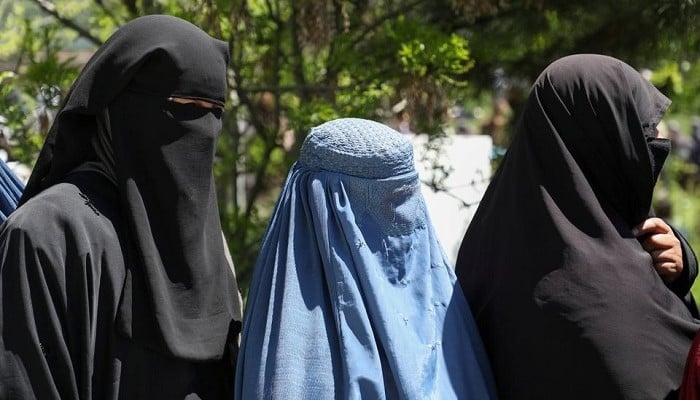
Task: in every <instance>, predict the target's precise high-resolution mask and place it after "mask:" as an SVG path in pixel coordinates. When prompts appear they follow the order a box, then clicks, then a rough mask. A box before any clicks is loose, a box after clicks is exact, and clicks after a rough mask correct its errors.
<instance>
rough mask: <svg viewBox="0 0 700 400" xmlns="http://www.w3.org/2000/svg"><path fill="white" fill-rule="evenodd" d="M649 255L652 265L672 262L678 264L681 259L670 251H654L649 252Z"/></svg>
mask: <svg viewBox="0 0 700 400" xmlns="http://www.w3.org/2000/svg"><path fill="white" fill-rule="evenodd" d="M649 254H651V259H652V260H654V263H658V262H672V263H674V264H678V263H680V262H681V260H682V258H681V256H680V255H679V254H677V253H676V252H674V251H672V250H668V249H667V250H655V251H652V252H650V253H649Z"/></svg>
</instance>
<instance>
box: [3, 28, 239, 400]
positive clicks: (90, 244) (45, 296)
mask: <svg viewBox="0 0 700 400" xmlns="http://www.w3.org/2000/svg"><path fill="white" fill-rule="evenodd" d="M227 62H228V50H227V45H226V44H225V43H224V42H221V41H218V40H216V39H213V38H212V37H210V36H209V35H207V34H206V33H204V32H203V31H202V30H200V29H199V28H197V27H195V26H194V25H192V24H190V23H188V22H186V21H183V20H181V19H178V18H175V17H169V16H162V15H153V16H147V17H141V18H137V19H135V20H133V21H131V22H129V23H128V24H126V25H125V26H123V27H122V28H120V29H119V30H118V31H117V32H116V33H115V34H114V35H112V37H110V39H109V40H108V41H107V42H106V43H105V44H104V45H103V46H102V47H101V48H100V49H99V50H98V51H97V53H96V54H95V55H94V56H93V57H92V58H91V60H90V61H89V62H88V64H87V65H86V66H85V68H84V69H83V71H82V73H81V75H80V76H79V77H78V79H77V80H76V82H75V83H74V85H73V87H72V88H71V90H70V92H69V93H68V95H67V97H66V99H65V102H64V103H63V105H62V107H61V109H60V110H59V113H58V115H57V118H56V121H55V123H54V125H53V126H52V128H51V130H50V132H49V135H48V137H47V139H46V143H45V145H44V148H43V149H42V152H41V154H40V156H39V159H38V161H37V163H36V166H35V169H34V171H33V173H32V176H31V177H30V179H29V182H28V184H27V187H26V190H25V192H24V195H23V197H22V199H21V201H20V203H21V206H20V207H19V208H18V209H17V211H16V212H15V213H14V214H13V215H12V218H10V219H9V220H8V222H7V223H6V224H5V225H3V227H2V230H1V231H0V260H1V262H2V267H1V268H2V270H1V271H0V295H1V298H0V299H1V303H0V317H1V318H0V327H1V328H2V342H0V397H2V398H5V397H12V396H18V397H21V398H33V397H37V398H42V399H50V398H56V399H58V398H61V399H74V398H75V399H77V398H80V399H90V398H94V399H109V398H129V399H138V398H148V399H157V398H167V399H173V398H185V397H187V398H225V397H227V396H228V393H229V391H230V389H231V384H232V382H231V380H232V376H233V372H232V368H231V360H229V359H228V356H229V350H228V348H229V347H230V346H232V345H234V343H233V338H234V336H236V335H237V333H238V330H239V328H240V320H241V310H240V308H241V304H240V298H239V296H238V289H237V286H236V282H235V277H234V275H233V273H232V270H231V266H230V264H229V262H228V261H227V258H226V256H227V253H226V250H225V244H224V241H223V240H222V235H221V226H220V222H219V210H218V207H217V204H216V194H215V188H214V181H213V173H212V164H213V161H214V154H215V147H216V141H217V138H218V134H219V130H220V129H221V121H220V108H221V106H223V104H224V101H225V97H226V90H227V86H226V68H227Z"/></svg>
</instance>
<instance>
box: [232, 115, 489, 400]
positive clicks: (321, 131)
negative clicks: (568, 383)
mask: <svg viewBox="0 0 700 400" xmlns="http://www.w3.org/2000/svg"><path fill="white" fill-rule="evenodd" d="M446 260H447V259H446V257H445V255H444V252H443V251H442V248H441V246H440V244H439V243H438V240H437V238H436V236H435V232H434V230H433V227H432V226H431V223H430V218H429V216H428V214H427V212H426V207H425V203H424V201H423V198H422V196H421V194H420V189H419V180H418V174H417V173H416V171H415V169H414V164H413V149H412V147H411V144H410V142H409V141H407V140H406V139H405V138H404V137H402V136H401V134H399V133H398V132H396V131H394V130H393V129H391V128H389V127H387V126H385V125H382V124H379V123H377V122H373V121H368V120H363V119H356V118H344V119H338V120H334V121H331V122H327V123H325V124H323V125H320V126H318V127H316V128H314V129H312V131H311V133H310V134H309V136H308V137H307V138H306V140H305V142H304V144H303V146H302V149H301V155H300V158H299V161H298V162H297V163H296V164H295V165H294V166H293V167H292V170H291V172H290V173H289V176H288V177H287V181H286V183H285V185H284V188H283V191H282V193H281V196H280V199H279V201H278V203H277V206H276V209H275V211H274V214H273V217H272V219H271V222H270V224H269V226H268V229H267V232H266V235H265V238H264V241H263V244H262V248H261V251H260V255H259V258H258V260H257V263H256V266H255V271H254V276H253V281H252V284H251V288H250V292H249V295H248V302H247V307H246V313H245V318H244V327H243V336H242V343H241V349H240V352H239V355H238V365H237V372H236V398H237V399H420V400H426V399H440V400H447V399H489V398H493V397H494V395H493V393H494V390H493V383H492V382H493V381H492V378H491V373H490V369H489V366H488V361H487V359H486V356H485V353H484V351H483V346H482V343H481V340H480V338H479V336H478V333H477V330H476V327H475V325H474V322H473V320H472V318H471V314H470V311H469V307H468V306H467V303H466V301H465V299H464V297H463V295H462V292H461V290H460V289H459V286H458V285H457V286H455V281H456V279H455V275H454V273H453V271H452V269H451V268H450V266H449V265H448V262H447V261H446Z"/></svg>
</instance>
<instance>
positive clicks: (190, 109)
mask: <svg viewBox="0 0 700 400" xmlns="http://www.w3.org/2000/svg"><path fill="white" fill-rule="evenodd" d="M212 110H213V109H210V108H204V107H200V106H198V105H196V104H194V103H184V104H183V103H176V102H174V101H168V102H167V103H166V104H165V112H166V113H167V114H168V116H170V117H171V118H174V119H177V120H181V121H182V120H192V119H197V118H201V117H203V116H205V115H206V114H207V113H209V112H212ZM215 115H216V114H215ZM217 118H218V116H217Z"/></svg>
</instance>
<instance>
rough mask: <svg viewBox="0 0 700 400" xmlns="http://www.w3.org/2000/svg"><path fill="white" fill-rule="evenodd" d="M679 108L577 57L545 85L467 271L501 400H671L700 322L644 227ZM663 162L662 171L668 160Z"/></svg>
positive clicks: (471, 240)
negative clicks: (658, 140)
mask: <svg viewBox="0 0 700 400" xmlns="http://www.w3.org/2000/svg"><path fill="white" fill-rule="evenodd" d="M669 103H670V101H669V100H668V99H667V98H666V97H665V96H663V95H662V94H661V93H660V92H659V91H658V90H656V88H654V87H653V86H652V85H651V84H649V83H648V82H647V81H645V80H644V79H643V78H642V77H641V75H640V74H639V73H638V72H637V71H635V70H634V69H633V68H631V67H630V66H628V65H627V64H625V63H623V62H621V61H619V60H616V59H614V58H611V57H606V56H600V55H575V56H569V57H565V58H563V59H560V60H558V61H556V62H554V63H553V64H551V65H550V66H549V67H548V68H547V69H545V71H544V72H543V73H542V74H541V75H540V77H539V78H538V79H537V81H536V82H535V84H534V86H533V88H532V90H531V92H530V96H529V98H528V101H527V103H526V106H525V109H524V112H523V115H522V118H521V120H520V121H519V124H518V128H517V132H516V136H515V138H514V141H513V143H512V145H511V146H510V148H509V150H508V154H507V155H506V157H505V159H504V161H503V163H502V165H501V167H500V168H499V170H498V171H497V172H496V174H495V176H494V178H493V180H492V182H491V184H490V186H489V188H488V190H487V193H486V195H485V196H484V198H483V199H482V201H481V204H480V206H479V209H478V211H477V213H476V215H475V217H474V219H473V220H472V222H471V224H470V226H469V229H468V231H467V233H466V235H465V237H464V241H463V242H462V246H461V248H460V252H459V257H458V261H457V267H456V272H457V275H458V277H459V281H460V284H461V286H462V288H463V289H464V292H465V294H466V296H467V298H468V300H469V303H470V306H471V307H472V310H473V314H474V316H475V318H476V320H477V324H478V326H479V331H480V333H481V335H482V338H483V340H484V343H485V345H486V348H487V351H488V353H489V356H490V358H491V361H492V367H493V370H494V374H495V377H496V383H497V387H498V390H499V394H500V396H501V397H502V398H507V399H519V398H528V399H530V398H532V399H535V398H543V399H544V398H548V399H549V398H567V399H574V398H576V399H578V398H580V399H594V398H595V399H623V398H624V399H663V398H666V396H672V395H673V391H674V390H675V389H676V388H677V387H678V385H679V384H680V380H681V376H682V371H683V363H684V360H685V355H686V353H687V351H688V349H689V347H690V343H691V341H692V338H693V335H694V333H695V332H696V331H697V329H698V326H699V325H698V322H697V321H696V320H695V319H694V318H693V316H692V315H691V313H690V311H689V310H688V308H687V307H686V305H685V304H684V302H683V300H682V298H681V297H683V296H685V295H686V294H687V293H688V290H689V288H690V284H692V281H693V279H694V276H695V274H696V272H697V265H696V261H695V257H694V255H693V254H692V251H691V250H690V248H689V247H687V246H686V247H685V248H684V251H685V256H686V257H684V261H685V269H684V272H683V275H682V276H681V278H679V281H678V282H674V284H673V285H671V286H673V289H674V291H675V293H674V291H672V290H671V289H669V287H668V286H667V285H665V284H664V282H663V281H662V280H661V278H660V277H659V275H658V274H657V273H656V271H655V270H654V267H653V264H652V261H651V257H650V255H649V254H648V253H647V252H646V251H644V249H643V248H642V247H641V245H640V243H639V241H638V240H637V239H636V238H635V236H634V235H633V234H632V227H634V226H635V225H637V224H638V223H640V222H642V221H643V220H644V219H645V218H646V217H647V216H648V215H649V213H650V206H651V200H652V193H653V188H654V184H655V181H656V175H657V172H655V170H658V169H660V165H658V162H657V163H656V164H652V155H651V153H650V148H649V147H648V146H647V140H646V138H647V137H652V136H655V134H654V132H655V126H656V124H658V122H659V121H660V119H661V117H662V116H663V114H664V112H665V110H666V108H667V107H668V105H669ZM661 162H663V160H661Z"/></svg>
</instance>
